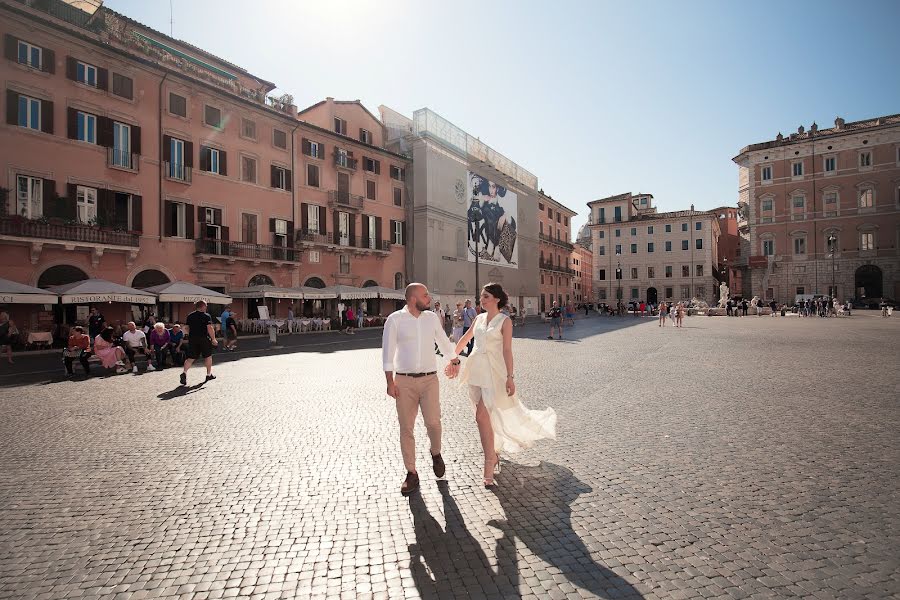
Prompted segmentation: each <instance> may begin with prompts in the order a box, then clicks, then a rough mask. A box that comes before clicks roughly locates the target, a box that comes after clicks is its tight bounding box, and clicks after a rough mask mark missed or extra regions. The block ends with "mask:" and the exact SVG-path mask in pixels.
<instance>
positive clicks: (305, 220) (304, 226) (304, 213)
mask: <svg viewBox="0 0 900 600" xmlns="http://www.w3.org/2000/svg"><path fill="white" fill-rule="evenodd" d="M308 229H309V205H308V204H307V203H306V202H301V203H300V231H302V232H303V233H306V231H307V230H308Z"/></svg>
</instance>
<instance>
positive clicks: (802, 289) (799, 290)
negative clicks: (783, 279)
mask: <svg viewBox="0 0 900 600" xmlns="http://www.w3.org/2000/svg"><path fill="white" fill-rule="evenodd" d="M805 293H806V288H805V287H803V286H802V285H801V286H798V287H797V295H798V296H802V295H803V294H805Z"/></svg>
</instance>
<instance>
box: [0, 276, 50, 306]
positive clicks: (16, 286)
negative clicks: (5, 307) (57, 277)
mask: <svg viewBox="0 0 900 600" xmlns="http://www.w3.org/2000/svg"><path fill="white" fill-rule="evenodd" d="M57 302H59V296H58V295H56V294H54V293H52V292H48V291H47V290H42V289H41V288H36V287H31V286H30V285H25V284H24V283H19V282H18V281H10V280H9V279H3V278H0V304H56V303H57Z"/></svg>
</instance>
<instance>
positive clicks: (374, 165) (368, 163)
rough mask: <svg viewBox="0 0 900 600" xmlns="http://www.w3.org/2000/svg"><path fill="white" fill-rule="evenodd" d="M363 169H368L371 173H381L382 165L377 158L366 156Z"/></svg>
mask: <svg viewBox="0 0 900 600" xmlns="http://www.w3.org/2000/svg"><path fill="white" fill-rule="evenodd" d="M363 171H368V172H369V173H381V165H380V164H379V163H378V161H377V160H375V159H372V158H369V157H367V156H364V157H363Z"/></svg>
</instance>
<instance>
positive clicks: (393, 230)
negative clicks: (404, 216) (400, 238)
mask: <svg viewBox="0 0 900 600" xmlns="http://www.w3.org/2000/svg"><path fill="white" fill-rule="evenodd" d="M396 223H397V221H395V220H393V219H391V220H390V226H391V229H390V236H391V241H392V242H393V241H396V236H397V234H396V233H394V232H395V231H397V225H396Z"/></svg>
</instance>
